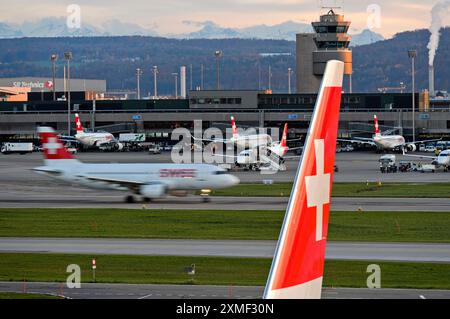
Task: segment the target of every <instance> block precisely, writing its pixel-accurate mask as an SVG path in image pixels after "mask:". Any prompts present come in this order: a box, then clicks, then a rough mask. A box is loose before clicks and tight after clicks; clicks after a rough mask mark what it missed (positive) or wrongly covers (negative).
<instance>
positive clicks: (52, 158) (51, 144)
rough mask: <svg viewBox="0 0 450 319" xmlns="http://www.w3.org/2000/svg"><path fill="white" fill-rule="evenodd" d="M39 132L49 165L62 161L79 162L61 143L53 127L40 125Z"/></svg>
mask: <svg viewBox="0 0 450 319" xmlns="http://www.w3.org/2000/svg"><path fill="white" fill-rule="evenodd" d="M38 133H39V139H40V141H41V144H42V148H43V153H44V158H45V162H46V164H47V165H50V164H55V163H62V162H66V163H67V162H78V160H76V159H74V157H73V156H72V154H70V153H69V152H68V151H67V149H66V148H65V147H64V145H63V143H61V141H60V140H59V138H58V136H57V135H56V133H55V131H54V130H53V128H51V127H39V128H38Z"/></svg>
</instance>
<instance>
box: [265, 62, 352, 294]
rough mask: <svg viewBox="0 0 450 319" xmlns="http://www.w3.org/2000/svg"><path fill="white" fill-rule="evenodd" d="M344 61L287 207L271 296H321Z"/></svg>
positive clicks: (329, 83)
mask: <svg viewBox="0 0 450 319" xmlns="http://www.w3.org/2000/svg"><path fill="white" fill-rule="evenodd" d="M343 74H344V63H343V62H340V61H334V60H333V61H329V62H328V63H327V67H326V71H325V75H324V77H323V80H322V85H321V89H320V92H319V96H318V99H317V102H316V106H315V110H314V115H313V118H312V121H311V124H310V128H309V132H308V137H307V140H306V144H305V147H304V153H303V156H302V160H301V162H300V165H299V168H298V171H297V175H296V178H295V181H294V186H293V189H292V192H291V198H290V200H289V204H288V207H287V210H286V216H285V219H284V223H283V227H282V229H281V233H280V237H279V240H278V245H277V249H276V252H275V256H274V259H273V263H272V268H271V271H270V275H269V278H268V281H267V285H266V289H265V291H264V298H266V299H300V298H314V299H318V298H320V297H321V292H322V279H323V267H324V262H325V249H326V240H327V233H328V218H329V211H330V198H331V185H332V181H333V172H334V159H335V151H336V138H337V132H338V124H339V110H340V104H341V92H342V79H343Z"/></svg>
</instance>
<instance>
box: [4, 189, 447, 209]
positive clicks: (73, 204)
mask: <svg viewBox="0 0 450 319" xmlns="http://www.w3.org/2000/svg"><path fill="white" fill-rule="evenodd" d="M38 192H39V194H38ZM123 195H124V194H123V193H119V192H104V191H96V192H95V193H94V194H93V193H92V192H91V191H89V190H86V189H78V188H74V187H73V188H72V187H71V188H66V189H64V190H60V191H59V194H54V193H53V192H52V189H51V188H45V187H44V188H41V189H40V190H36V189H35V191H33V190H30V189H28V188H27V186H24V187H23V189H22V190H21V191H20V193H19V191H15V190H11V189H7V188H6V187H3V188H2V189H1V190H0V208H122V209H142V208H143V206H142V204H141V203H135V204H127V203H124V201H123ZM288 200H289V198H288V197H211V202H209V203H203V202H202V200H201V198H200V197H198V196H197V197H196V196H190V197H183V198H179V197H169V198H167V199H161V200H155V201H153V202H151V203H149V204H146V205H145V207H146V208H147V209H193V210H236V209H239V210H241V211H245V210H285V209H286V206H287V204H288ZM331 209H332V211H357V210H359V209H362V210H363V211H385V212H387V211H396V212H397V211H415V212H450V199H448V198H343V197H337V198H333V200H332V204H331Z"/></svg>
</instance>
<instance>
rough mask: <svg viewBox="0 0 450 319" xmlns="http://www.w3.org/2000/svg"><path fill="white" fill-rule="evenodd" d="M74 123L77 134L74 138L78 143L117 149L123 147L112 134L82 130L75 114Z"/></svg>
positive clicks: (78, 118)
mask: <svg viewBox="0 0 450 319" xmlns="http://www.w3.org/2000/svg"><path fill="white" fill-rule="evenodd" d="M75 124H76V129H77V134H76V135H75V138H76V139H77V141H79V142H80V143H82V144H84V145H86V146H91V147H92V146H94V147H99V148H115V149H117V150H122V149H123V144H122V143H120V142H119V141H117V140H116V139H115V138H114V135H112V134H111V133H106V132H97V133H87V132H85V131H84V128H83V125H82V124H81V120H80V116H79V115H78V114H75Z"/></svg>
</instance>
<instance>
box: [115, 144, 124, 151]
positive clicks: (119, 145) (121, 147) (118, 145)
mask: <svg viewBox="0 0 450 319" xmlns="http://www.w3.org/2000/svg"><path fill="white" fill-rule="evenodd" d="M116 148H117V150H118V151H121V150H123V144H122V143H117V144H116Z"/></svg>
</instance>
